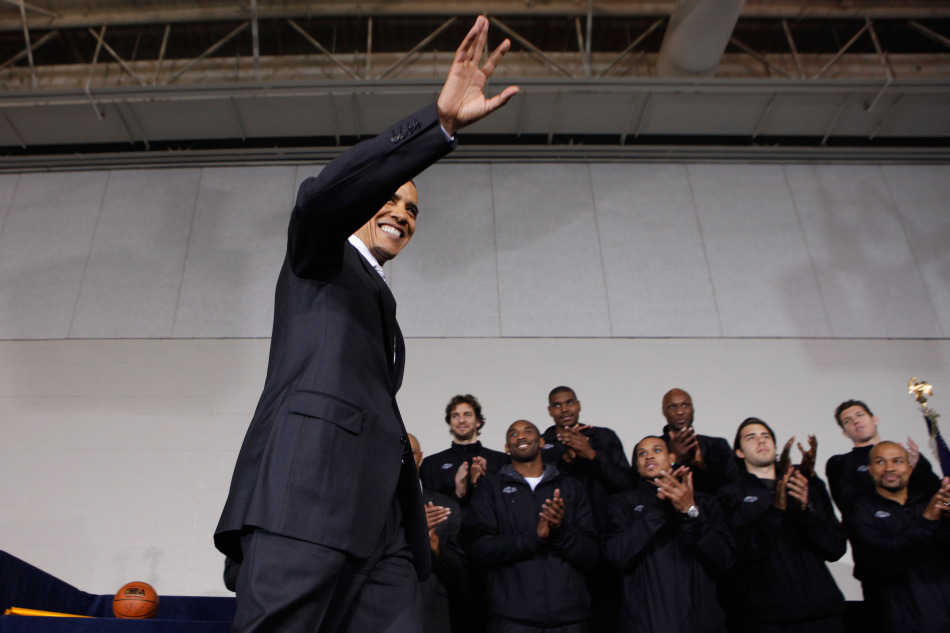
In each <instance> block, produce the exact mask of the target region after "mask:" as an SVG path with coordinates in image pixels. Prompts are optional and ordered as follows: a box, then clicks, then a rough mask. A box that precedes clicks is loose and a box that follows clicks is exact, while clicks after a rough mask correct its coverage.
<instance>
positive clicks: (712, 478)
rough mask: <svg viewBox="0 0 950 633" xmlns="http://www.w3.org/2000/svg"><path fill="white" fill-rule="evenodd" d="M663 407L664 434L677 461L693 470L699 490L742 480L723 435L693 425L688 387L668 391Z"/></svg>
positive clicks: (691, 402) (717, 487)
mask: <svg viewBox="0 0 950 633" xmlns="http://www.w3.org/2000/svg"><path fill="white" fill-rule="evenodd" d="M662 411H663V417H664V418H666V426H664V427H663V434H662V435H661V437H662V438H663V439H664V440H666V442H667V443H668V444H669V446H670V452H671V453H672V454H673V456H674V460H675V462H676V464H677V465H678V466H688V467H689V469H690V471H691V472H692V473H693V486H694V487H695V488H696V490H699V491H700V492H705V493H708V494H714V493H715V492H716V491H717V490H718V489H719V488H721V487H722V486H724V485H726V484H729V483H732V482H734V481H738V480H739V467H738V466H737V464H736V458H735V456H734V455H733V453H732V449H731V448H729V443H728V442H727V441H726V440H725V439H724V438H721V437H710V436H708V435H699V434H697V433H696V431H695V430H694V429H693V413H694V411H695V410H694V408H693V399H692V397H691V396H690V395H689V394H688V393H687V392H686V391H684V390H683V389H679V388H674V389H670V390H669V391H667V392H666V393H665V394H664V395H663V408H662Z"/></svg>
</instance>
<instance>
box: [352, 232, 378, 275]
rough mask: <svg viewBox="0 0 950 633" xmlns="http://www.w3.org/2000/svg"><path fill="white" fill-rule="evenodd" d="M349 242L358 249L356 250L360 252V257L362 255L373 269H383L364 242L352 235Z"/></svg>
mask: <svg viewBox="0 0 950 633" xmlns="http://www.w3.org/2000/svg"><path fill="white" fill-rule="evenodd" d="M349 240H350V244H352V245H353V246H355V247H356V250H358V251H359V252H360V255H362V256H363V258H364V259H365V260H366V261H368V262H369V265H370V266H372V267H373V268H381V267H382V266H381V265H380V263H379V262H378V261H376V258H375V257H373V254H372V253H371V252H369V249H368V248H366V244H364V243H363V240H361V239H360V238H358V237H356V236H355V235H351V236H350V238H349Z"/></svg>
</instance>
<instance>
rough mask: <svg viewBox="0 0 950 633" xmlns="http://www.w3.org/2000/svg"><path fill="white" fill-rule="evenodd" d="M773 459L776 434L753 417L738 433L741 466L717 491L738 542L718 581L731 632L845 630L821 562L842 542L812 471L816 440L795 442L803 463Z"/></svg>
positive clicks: (840, 599) (839, 550)
mask: <svg viewBox="0 0 950 633" xmlns="http://www.w3.org/2000/svg"><path fill="white" fill-rule="evenodd" d="M794 439H795V438H794V437H793V438H792V439H791V440H789V441H788V443H787V444H786V445H785V450H784V451H783V459H782V461H781V463H780V464H778V465H777V464H776V462H775V456H776V450H775V434H774V432H773V431H772V428H771V427H770V426H769V425H768V424H766V423H765V422H763V421H762V420H760V419H758V418H747V419H746V420H744V421H743V422H742V423H741V424H740V425H739V429H738V430H737V431H736V439H735V442H734V443H733V448H734V450H735V452H736V456H737V457H738V458H739V459H741V460H742V464H743V466H744V470H745V472H744V473H742V474H741V475H740V478H739V481H737V482H735V483H732V484H728V485H726V486H723V487H722V488H720V489H719V493H718V494H719V499H720V501H721V502H722V507H723V510H724V512H725V514H726V518H727V520H728V521H729V525H730V527H731V528H732V532H733V535H734V536H735V540H736V563H735V566H734V567H733V568H732V570H731V571H730V572H729V574H728V575H727V576H726V579H725V582H723V583H722V588H723V590H724V591H723V594H724V596H725V605H726V610H727V615H728V616H729V618H728V619H729V620H730V622H731V623H732V626H731V627H730V629H731V630H733V631H736V632H741V633H779V632H782V633H844V630H845V629H844V623H843V621H842V619H841V614H842V613H843V612H844V596H843V595H842V594H841V591H840V590H839V589H838V586H837V584H835V581H834V578H833V577H832V576H831V572H830V571H828V567H827V565H826V564H825V561H836V560H838V559H839V558H841V557H842V556H843V555H844V552H845V549H846V547H847V539H846V537H845V532H844V528H843V527H842V526H841V523H840V522H839V521H838V519H837V518H836V517H835V514H834V509H833V508H832V507H831V498H830V497H829V496H828V492H827V490H825V485H824V483H822V481H821V480H820V479H819V478H818V477H816V476H815V453H816V452H817V448H818V443H817V441H816V440H815V438H814V436H810V437H809V443H810V445H811V446H810V448H809V449H808V450H805V449H804V447H802V445H801V444H799V448H800V449H801V451H802V454H803V456H804V457H803V460H802V465H801V466H799V467H797V468H796V467H792V466H790V465H788V464H787V463H786V462H787V460H788V457H787V455H788V450H789V449H790V448H791V445H792V442H793V441H794Z"/></svg>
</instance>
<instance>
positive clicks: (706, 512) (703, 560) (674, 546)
mask: <svg viewBox="0 0 950 633" xmlns="http://www.w3.org/2000/svg"><path fill="white" fill-rule="evenodd" d="M633 454H634V458H635V459H636V467H637V472H638V473H639V474H640V485H639V486H638V487H637V488H636V489H634V490H630V491H628V492H624V493H621V494H619V495H615V496H614V497H613V498H612V499H611V506H610V527H609V530H608V534H607V537H606V538H605V540H604V557H605V558H606V559H607V560H608V561H609V562H610V563H611V564H613V565H614V566H616V567H617V568H618V569H619V570H620V574H621V583H622V592H623V602H622V605H621V614H620V627H619V629H618V631H620V632H621V633H635V632H636V633H640V632H644V633H645V632H651V631H664V632H668V633H721V632H722V631H725V618H724V616H723V613H722V609H721V608H720V606H719V603H718V601H717V599H716V578H717V577H719V576H721V575H722V574H724V573H725V572H726V571H727V570H728V569H729V568H730V567H731V566H732V561H733V557H734V555H735V552H734V546H733V540H732V534H731V533H730V531H729V528H728V527H727V525H726V522H725V520H724V519H723V516H722V512H721V511H720V510H719V505H718V503H717V501H716V499H715V498H714V497H711V496H709V495H706V494H703V493H701V492H697V491H695V490H694V487H693V477H692V473H691V472H690V470H689V468H687V467H685V466H680V467H679V468H676V469H675V470H673V469H672V467H673V457H672V454H671V453H670V448H669V445H668V444H667V443H666V441H665V440H664V439H663V438H661V437H654V436H648V437H645V438H643V439H642V440H640V442H639V443H638V444H637V446H636V448H635V449H634V453H633Z"/></svg>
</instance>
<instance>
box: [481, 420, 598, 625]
mask: <svg viewBox="0 0 950 633" xmlns="http://www.w3.org/2000/svg"><path fill="white" fill-rule="evenodd" d="M543 445H544V439H543V438H542V437H541V433H540V432H539V431H538V427H537V426H535V425H534V424H533V423H531V422H529V421H528V420H518V421H517V422H514V423H512V424H511V426H509V427H508V431H507V433H506V436H505V450H506V452H507V453H508V454H509V455H510V456H511V463H510V464H509V465H507V466H505V467H504V468H502V469H501V471H500V472H498V473H497V474H493V475H486V476H485V477H484V479H483V483H481V484H479V486H478V487H477V488H476V489H475V493H474V495H473V498H472V505H471V507H470V508H469V510H468V512H467V513H466V515H465V532H466V534H467V537H468V538H469V539H470V542H471V547H470V552H471V557H472V561H473V562H474V563H475V564H478V565H482V566H483V567H484V568H485V576H486V581H487V587H488V603H489V613H490V616H491V621H490V624H489V628H488V631H489V633H543V632H545V631H552V630H556V631H557V632H558V633H587V631H588V626H587V619H588V618H589V617H590V597H589V595H588V592H587V586H586V584H585V582H584V572H585V571H588V570H590V569H592V568H593V566H594V565H595V564H596V563H597V558H598V556H599V552H598V543H597V533H596V531H595V529H594V521H593V517H592V515H591V509H590V504H589V503H588V501H587V495H586V494H585V493H584V489H583V487H582V486H581V484H580V483H578V482H577V481H576V480H574V479H572V478H570V477H562V476H561V474H560V473H559V472H558V470H557V468H556V467H555V466H554V465H553V464H547V465H545V464H544V463H543V462H542V461H541V447H542V446H543Z"/></svg>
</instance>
